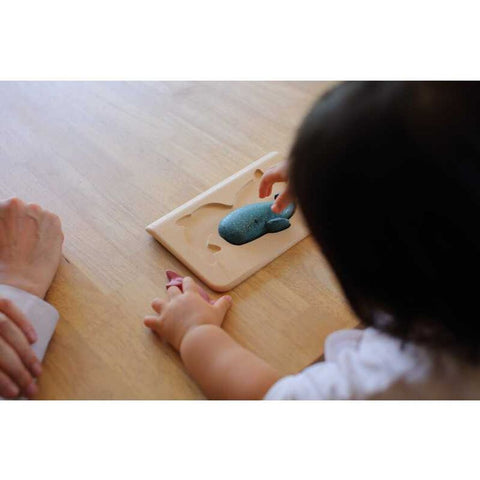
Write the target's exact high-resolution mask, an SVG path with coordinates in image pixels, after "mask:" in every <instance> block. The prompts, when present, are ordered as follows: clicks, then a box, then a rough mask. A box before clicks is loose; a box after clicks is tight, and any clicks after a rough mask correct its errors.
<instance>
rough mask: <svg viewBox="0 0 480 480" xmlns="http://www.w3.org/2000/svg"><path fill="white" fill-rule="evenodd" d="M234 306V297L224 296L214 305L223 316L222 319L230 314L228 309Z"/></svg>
mask: <svg viewBox="0 0 480 480" xmlns="http://www.w3.org/2000/svg"><path fill="white" fill-rule="evenodd" d="M231 306H232V297H231V296H230V295H224V296H223V297H220V298H219V299H218V300H217V301H216V302H215V304H214V307H215V308H216V309H217V310H218V312H219V313H220V314H221V316H222V318H223V317H224V316H225V315H226V313H227V312H228V309H229V308H230V307H231Z"/></svg>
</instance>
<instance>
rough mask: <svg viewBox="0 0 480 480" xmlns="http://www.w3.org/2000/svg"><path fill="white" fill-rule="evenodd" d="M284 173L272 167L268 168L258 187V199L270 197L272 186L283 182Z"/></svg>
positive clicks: (284, 179) (280, 169)
mask: <svg viewBox="0 0 480 480" xmlns="http://www.w3.org/2000/svg"><path fill="white" fill-rule="evenodd" d="M285 181H286V178H285V173H284V171H283V169H282V168H279V167H278V166H277V167H272V168H269V169H268V170H267V171H266V172H265V173H264V174H263V177H262V179H261V180H260V185H259V187H258V193H259V196H260V198H265V197H268V196H269V195H271V193H272V186H273V184H274V183H277V182H285Z"/></svg>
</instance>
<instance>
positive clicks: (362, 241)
mask: <svg viewBox="0 0 480 480" xmlns="http://www.w3.org/2000/svg"><path fill="white" fill-rule="evenodd" d="M290 179H291V186H292V188H293V192H294V194H295V195H296V197H297V199H298V202H299V205H300V207H301V209H302V211H303V213H304V215H305V218H306V221H307V223H308V225H309V227H310V229H311V232H312V234H313V235H314V237H315V238H316V240H317V241H318V243H319V244H320V246H321V249H322V251H323V253H324V254H325V256H326V257H327V259H328V260H329V262H330V263H331V265H332V267H333V269H334V271H335V273H336V274H337V276H338V278H339V280H340V283H341V285H342V287H343V289H344V292H345V294H346V296H347V298H348V300H349V302H350V303H351V305H352V307H353V309H354V310H355V312H356V313H357V315H358V316H359V317H360V318H361V320H362V321H363V322H364V323H365V324H367V325H374V326H376V327H377V328H379V329H381V330H384V331H387V332H389V333H391V334H393V335H395V336H397V337H400V338H403V339H405V340H413V341H416V342H420V343H428V344H430V345H432V346H434V347H440V348H449V349H451V350H452V351H453V352H455V353H456V354H459V355H462V356H464V357H465V358H468V359H470V360H472V361H476V360H480V322H479V320H478V319H479V317H480V311H479V308H478V302H477V297H480V285H479V282H478V281H477V278H478V275H479V274H480V227H479V223H480V85H477V84H471V83H429V82H400V83H396V82H385V83H383V82H380V83H373V82H353V83H347V84H342V85H340V86H338V87H336V88H335V89H333V90H332V91H330V92H329V93H328V94H327V95H325V96H324V97H323V98H322V99H320V100H319V101H318V102H317V103H316V104H315V105H314V107H313V109H312V110H311V112H310V113H309V114H308V116H307V117H306V118H305V120H304V122H303V124H302V126H301V127H300V130H299V132H298V135H297V138H296V141H295V143H294V145H293V148H292V152H291V155H290Z"/></svg>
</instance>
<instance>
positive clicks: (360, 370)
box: [265, 328, 434, 400]
mask: <svg viewBox="0 0 480 480" xmlns="http://www.w3.org/2000/svg"><path fill="white" fill-rule="evenodd" d="M433 368H434V361H433V358H432V356H431V355H430V354H429V352H428V351H427V350H426V349H425V348H423V347H420V346H416V345H414V344H411V343H402V342H401V341H400V340H398V339H396V338H393V337H391V336H389V335H386V334H384V333H381V332H380V331H379V330H376V329H375V328H367V329H366V330H340V331H338V332H335V333H333V334H331V335H329V336H328V337H327V339H326V341H325V361H324V362H320V363H316V364H314V365H312V366H310V367H308V368H306V369H305V370H303V371H302V372H300V373H298V374H297V375H290V376H288V377H284V378H282V379H280V380H279V381H278V382H277V383H275V384H274V385H273V386H272V387H271V388H270V390H269V391H268V392H267V394H266V396H265V399H266V400H335V399H362V398H369V397H371V396H372V395H375V394H377V393H380V392H383V391H385V390H386V389H388V388H389V387H390V386H391V385H392V384H394V383H395V382H397V381H399V380H402V381H405V382H407V383H416V382H422V381H424V380H426V379H428V377H429V376H430V374H431V372H432V371H433Z"/></svg>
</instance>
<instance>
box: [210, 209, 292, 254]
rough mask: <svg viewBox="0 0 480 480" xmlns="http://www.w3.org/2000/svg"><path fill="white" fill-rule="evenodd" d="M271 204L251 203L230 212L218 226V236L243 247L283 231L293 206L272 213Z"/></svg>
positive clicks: (288, 224)
mask: <svg viewBox="0 0 480 480" xmlns="http://www.w3.org/2000/svg"><path fill="white" fill-rule="evenodd" d="M273 203H274V202H261V203H252V204H250V205H245V206H244V207H241V208H237V209H236V210H234V211H233V212H230V213H229V214H228V215H227V216H225V217H224V218H223V219H222V220H221V221H220V223H219V224H218V233H219V235H220V236H221V237H222V238H223V239H224V240H226V241H227V242H229V243H232V244H233V245H243V244H244V243H248V242H251V241H252V240H256V239H257V238H260V237H261V236H263V235H265V234H266V233H274V232H280V231H282V230H285V229H286V228H288V227H289V226H290V222H289V220H288V219H289V218H291V216H292V215H293V214H294V213H295V204H293V203H291V204H289V205H288V206H287V207H286V208H285V209H284V210H283V211H282V212H280V213H274V212H272V210H271V206H272V205H273Z"/></svg>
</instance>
